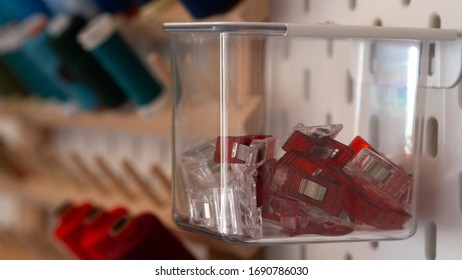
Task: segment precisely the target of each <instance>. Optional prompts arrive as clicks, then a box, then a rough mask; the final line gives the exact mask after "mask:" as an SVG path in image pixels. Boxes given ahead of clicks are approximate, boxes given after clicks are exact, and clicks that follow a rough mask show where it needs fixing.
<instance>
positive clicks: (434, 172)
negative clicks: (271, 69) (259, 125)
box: [267, 0, 462, 259]
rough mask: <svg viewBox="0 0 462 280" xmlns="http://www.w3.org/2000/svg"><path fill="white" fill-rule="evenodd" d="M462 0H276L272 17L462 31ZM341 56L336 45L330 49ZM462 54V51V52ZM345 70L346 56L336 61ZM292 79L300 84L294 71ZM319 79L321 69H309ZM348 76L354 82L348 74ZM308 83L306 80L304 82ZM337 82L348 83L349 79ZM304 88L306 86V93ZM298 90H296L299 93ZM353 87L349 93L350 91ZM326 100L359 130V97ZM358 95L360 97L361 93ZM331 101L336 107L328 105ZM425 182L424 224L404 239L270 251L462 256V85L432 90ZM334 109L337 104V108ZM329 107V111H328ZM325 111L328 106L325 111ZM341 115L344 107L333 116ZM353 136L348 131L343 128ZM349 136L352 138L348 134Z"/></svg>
mask: <svg viewBox="0 0 462 280" xmlns="http://www.w3.org/2000/svg"><path fill="white" fill-rule="evenodd" d="M461 14H462V2H461V1H458V0H444V1H443V0H441V1H434V0H387V1H385V0H324V1H319V0H297V1H295V0H293V1H277V0H273V1H272V2H271V17H270V19H271V21H275V22H296V23H319V22H325V21H333V22H336V23H339V24H352V25H382V26H402V27H441V28H448V29H460V30H462V17H461V16H460V15H461ZM326 49H327V52H328V53H330V52H332V55H333V59H334V60H335V46H334V48H333V49H332V46H329V45H328V46H326ZM461 51H462V50H461ZM281 52H284V53H286V54H285V55H286V57H285V59H286V61H285V63H290V61H295V60H296V59H297V57H296V53H297V52H293V53H292V52H290V51H289V52H287V49H282V50H281ZM336 63H338V64H339V67H343V66H342V62H341V61H336ZM281 75H286V77H287V84H292V85H293V84H294V83H296V81H294V77H293V75H292V74H291V73H286V74H284V73H281ZM309 76H310V78H311V79H314V78H315V77H316V73H311V72H310V73H309ZM345 79H346V80H348V78H347V76H345ZM300 84H301V85H303V83H302V82H300V83H298V85H300ZM337 84H339V85H342V86H345V85H346V86H348V83H347V82H346V83H345V81H338V82H337ZM299 91H300V90H298V92H299ZM294 92H295V91H294ZM346 92H348V90H347V91H346ZM316 94H317V93H315V92H311V93H310V96H311V97H313V98H317V99H319V98H321V99H324V100H320V102H319V103H318V104H321V105H320V106H319V107H318V108H317V110H318V111H319V110H321V112H320V115H322V116H325V118H326V120H328V121H330V122H332V123H336V122H342V123H343V124H344V125H345V128H344V130H345V131H346V132H347V133H350V135H351V134H352V133H353V131H352V128H353V125H352V124H353V111H354V108H353V103H354V100H353V101H352V100H351V97H347V98H337V99H335V102H334V103H331V104H329V103H326V99H327V98H328V96H327V95H324V96H321V95H319V94H318V96H314V95H316ZM352 98H353V99H354V98H355V96H354V95H353V96H352ZM326 104H329V105H326ZM425 104H426V105H425V117H424V120H422V122H423V124H424V131H423V135H422V137H424V138H423V140H424V141H423V149H422V155H421V158H420V168H421V179H420V184H419V186H418V187H419V192H418V199H417V200H418V229H417V232H416V234H415V235H414V236H413V237H411V238H409V239H407V240H402V241H382V242H360V243H335V244H309V245H302V247H303V246H304V247H303V248H302V249H299V248H295V247H294V246H278V247H273V248H271V247H270V248H268V250H267V257H268V258H293V259H298V258H307V259H460V258H462V239H461V238H460V234H461V232H462V219H461V218H462V217H461V215H462V194H461V190H462V148H461V147H460V143H462V128H461V127H462V86H460V85H458V86H456V87H454V88H450V89H438V90H436V89H435V90H429V91H428V92H427V96H426V103H425ZM333 107H334V108H333ZM321 108H322V109H321ZM322 110H324V111H322ZM333 112H336V113H335V114H333ZM342 133H345V132H342ZM346 137H349V135H348V134H347V136H346Z"/></svg>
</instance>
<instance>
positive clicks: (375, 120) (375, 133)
mask: <svg viewBox="0 0 462 280" xmlns="http://www.w3.org/2000/svg"><path fill="white" fill-rule="evenodd" d="M369 132H370V133H369V135H370V136H369V143H370V144H371V145H372V147H379V144H380V143H379V139H380V119H379V117H378V116H376V115H372V116H371V117H370V119H369Z"/></svg>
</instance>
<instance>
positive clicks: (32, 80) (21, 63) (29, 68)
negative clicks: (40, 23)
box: [0, 25, 65, 100]
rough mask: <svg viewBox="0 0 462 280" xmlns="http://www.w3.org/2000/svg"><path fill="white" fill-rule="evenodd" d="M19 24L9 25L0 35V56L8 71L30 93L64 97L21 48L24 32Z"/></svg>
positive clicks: (44, 96) (46, 97)
mask: <svg viewBox="0 0 462 280" xmlns="http://www.w3.org/2000/svg"><path fill="white" fill-rule="evenodd" d="M22 31H23V30H22V28H21V26H19V25H14V26H10V27H8V28H7V30H5V31H4V32H2V34H1V36H0V53H1V54H0V56H1V59H2V60H3V62H4V63H5V65H6V66H7V67H8V68H9V69H10V71H11V72H12V73H13V74H14V75H15V76H16V77H17V78H18V79H19V80H20V81H21V82H22V83H23V84H24V86H25V87H26V88H27V90H28V91H29V92H31V93H35V94H37V95H39V96H40V97H41V98H43V99H58V100H59V99H60V98H65V97H64V96H63V93H62V92H61V91H60V89H59V88H57V87H56V85H55V84H54V83H50V81H49V77H48V76H47V75H46V74H45V73H44V72H43V71H42V69H40V67H38V66H37V64H36V63H35V62H34V61H33V60H32V59H31V58H30V57H29V55H28V54H27V52H26V51H25V50H24V48H23V44H24V40H25V34H24V33H23V32H22Z"/></svg>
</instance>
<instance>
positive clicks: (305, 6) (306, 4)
mask: <svg viewBox="0 0 462 280" xmlns="http://www.w3.org/2000/svg"><path fill="white" fill-rule="evenodd" d="M303 10H304V11H305V14H307V13H309V12H310V0H305V1H303Z"/></svg>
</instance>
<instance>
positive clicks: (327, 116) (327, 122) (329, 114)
mask: <svg viewBox="0 0 462 280" xmlns="http://www.w3.org/2000/svg"><path fill="white" fill-rule="evenodd" d="M326 124H332V114H331V113H327V114H326Z"/></svg>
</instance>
